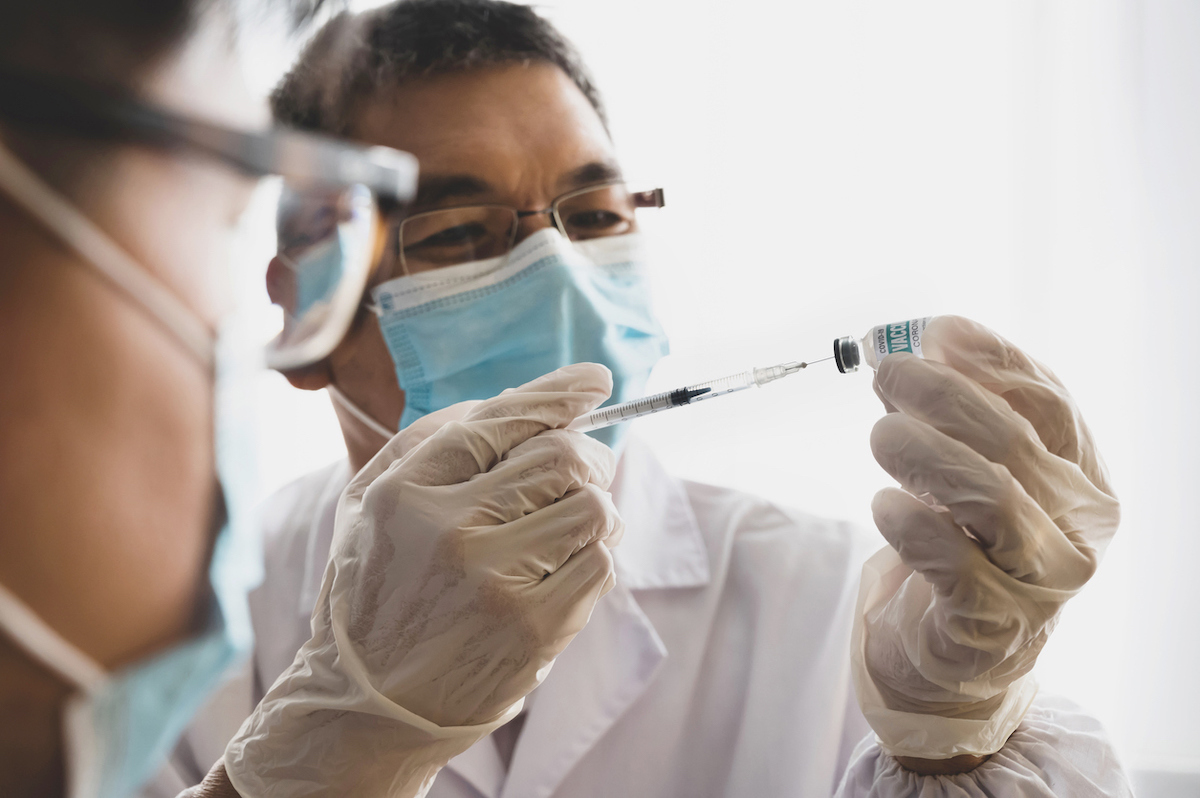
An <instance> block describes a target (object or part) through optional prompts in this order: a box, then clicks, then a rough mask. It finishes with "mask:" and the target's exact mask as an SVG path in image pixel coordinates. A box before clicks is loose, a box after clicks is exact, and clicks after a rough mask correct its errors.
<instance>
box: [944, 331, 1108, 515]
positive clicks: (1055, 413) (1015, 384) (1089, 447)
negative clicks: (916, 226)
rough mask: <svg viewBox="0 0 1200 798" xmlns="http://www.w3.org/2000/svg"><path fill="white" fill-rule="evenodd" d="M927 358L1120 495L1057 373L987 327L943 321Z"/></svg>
mask: <svg viewBox="0 0 1200 798" xmlns="http://www.w3.org/2000/svg"><path fill="white" fill-rule="evenodd" d="M922 341H923V343H922V346H923V350H924V353H925V356H926V357H927V358H928V359H930V360H936V361H938V362H940V363H945V364H946V365H948V366H950V367H951V368H953V369H954V370H955V371H958V372H959V373H961V374H963V375H964V376H966V377H968V378H970V379H972V380H974V381H975V382H977V383H979V384H980V385H982V386H983V387H984V388H986V389H987V390H989V391H991V392H992V393H994V394H996V395H997V396H1000V397H1002V398H1003V399H1004V400H1005V401H1006V402H1007V403H1008V405H1009V406H1010V407H1012V409H1013V410H1015V411H1016V412H1017V413H1019V414H1020V415H1021V416H1023V417H1024V418H1025V419H1027V420H1028V421H1029V423H1030V424H1032V425H1033V428H1034V429H1035V430H1036V431H1037V435H1038V438H1039V439H1040V440H1041V441H1042V443H1043V444H1044V445H1045V447H1046V449H1047V450H1048V451H1050V452H1051V453H1052V454H1055V455H1057V456H1059V457H1062V458H1063V459H1065V460H1069V461H1070V462H1072V463H1075V464H1076V465H1078V466H1079V467H1080V469H1081V470H1082V471H1083V473H1084V474H1085V475H1086V476H1087V478H1088V480H1090V481H1091V482H1092V484H1094V485H1096V487H1098V488H1100V490H1102V491H1104V492H1105V493H1107V494H1108V495H1109V496H1115V495H1116V494H1115V493H1114V492H1113V490H1112V486H1111V483H1110V480H1109V476H1108V469H1107V467H1106V466H1105V465H1104V461H1103V459H1102V458H1101V457H1100V453H1099V452H1098V451H1097V449H1096V444H1095V441H1094V440H1093V438H1092V433H1091V430H1089V429H1088V426H1087V424H1086V423H1085V422H1084V420H1083V416H1082V414H1081V413H1080V412H1079V408H1078V407H1077V406H1076V404H1075V400H1074V399H1073V398H1072V396H1071V394H1070V393H1069V392H1068V391H1067V389H1066V387H1065V386H1064V385H1063V384H1062V382H1061V381H1060V380H1059V379H1058V377H1057V376H1055V374H1054V372H1053V371H1051V370H1050V369H1049V368H1047V367H1046V366H1044V365H1043V364H1041V363H1039V362H1038V361H1037V360H1035V359H1034V358H1032V357H1030V356H1029V355H1027V354H1026V353H1025V352H1023V351H1022V350H1021V349H1020V348H1019V347H1017V346H1014V345H1013V344H1012V343H1010V342H1009V341H1007V340H1005V339H1004V338H1003V337H1001V336H1000V335H997V334H996V333H994V332H992V331H991V330H989V329H988V328H987V327H984V326H983V325H982V324H979V323H977V322H974V321H971V320H970V319H965V318H962V317H961V316H937V317H935V318H934V319H932V320H931V321H930V322H929V326H928V327H926V329H925V336H924V338H923V339H922Z"/></svg>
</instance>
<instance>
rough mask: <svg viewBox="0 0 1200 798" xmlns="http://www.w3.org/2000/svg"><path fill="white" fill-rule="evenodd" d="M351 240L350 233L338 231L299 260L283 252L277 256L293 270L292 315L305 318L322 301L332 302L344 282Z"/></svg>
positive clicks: (339, 229)
mask: <svg viewBox="0 0 1200 798" xmlns="http://www.w3.org/2000/svg"><path fill="white" fill-rule="evenodd" d="M348 244H349V241H348V239H347V235H346V233H345V232H344V231H343V230H342V229H341V228H338V230H337V232H336V233H335V234H334V235H333V236H331V237H329V238H328V239H326V240H325V241H322V242H321V243H319V244H317V245H316V246H315V247H313V248H312V249H310V250H309V251H307V252H305V253H304V254H303V255H301V256H300V257H299V259H298V260H293V259H292V258H290V257H288V256H287V254H285V253H283V252H280V253H279V254H278V255H276V256H275V257H277V258H279V260H280V261H281V262H282V263H283V264H284V265H285V266H287V267H288V268H289V269H291V270H292V274H293V275H295V281H296V299H295V307H294V308H291V309H290V312H291V314H292V315H293V316H295V317H296V318H302V317H303V316H304V315H305V314H306V313H308V312H309V311H310V310H311V309H312V308H314V307H315V306H316V305H317V303H318V302H325V303H329V302H330V300H332V298H333V295H334V292H335V290H336V289H337V287H338V285H339V284H341V282H342V275H343V273H344V271H345V268H344V266H343V264H344V263H345V262H346V257H347V250H348V249H350V248H351V247H349V246H348Z"/></svg>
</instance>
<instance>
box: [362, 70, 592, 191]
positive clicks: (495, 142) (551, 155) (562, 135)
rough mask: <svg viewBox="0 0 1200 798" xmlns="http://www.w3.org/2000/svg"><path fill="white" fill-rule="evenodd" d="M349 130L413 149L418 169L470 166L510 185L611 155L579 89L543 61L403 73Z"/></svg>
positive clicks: (458, 169) (489, 178) (459, 170)
mask: <svg viewBox="0 0 1200 798" xmlns="http://www.w3.org/2000/svg"><path fill="white" fill-rule="evenodd" d="M354 132H355V134H356V137H358V138H361V139H364V140H366V141H368V142H370V143H373V144H383V145H386V146H389V147H395V148H397V149H401V150H405V151H407V152H411V153H412V154H413V155H415V156H417V159H418V160H419V161H420V164H421V172H422V174H447V173H463V174H472V175H477V176H479V177H481V178H483V179H485V180H487V181H488V182H491V183H493V184H495V185H497V186H502V187H510V188H515V187H516V186H517V185H519V184H522V183H526V182H528V181H529V180H530V179H538V178H544V179H546V180H554V179H556V178H557V177H558V176H560V175H561V174H563V173H565V172H568V171H571V170H574V169H577V168H578V167H580V166H581V165H583V164H586V163H590V162H594V161H611V160H612V159H613V152H612V144H611V142H610V141H609V138H608V133H607V132H606V131H605V129H604V125H603V124H602V123H601V121H600V117H599V115H598V114H597V113H596V111H595V109H593V108H592V106H591V104H590V103H589V102H588V100H587V98H586V97H585V96H584V95H583V92H581V91H580V90H579V88H578V87H577V86H575V84H574V83H572V82H571V80H570V79H569V78H568V77H567V76H566V74H564V73H563V72H562V70H560V69H559V68H558V67H556V66H553V65H550V64H545V63H530V64H506V65H500V66H492V67H481V68H478V69H472V70H468V71H464V72H456V73H452V74H446V75H433V76H430V77H424V78H417V79H412V80H408V81H405V82H404V83H403V84H401V85H399V86H397V87H394V88H390V89H386V90H382V91H381V92H380V93H379V95H378V96H377V97H376V98H374V99H373V100H372V101H370V102H369V103H367V104H366V105H365V107H363V108H362V109H360V111H359V114H358V118H357V124H356V125H355V130H354Z"/></svg>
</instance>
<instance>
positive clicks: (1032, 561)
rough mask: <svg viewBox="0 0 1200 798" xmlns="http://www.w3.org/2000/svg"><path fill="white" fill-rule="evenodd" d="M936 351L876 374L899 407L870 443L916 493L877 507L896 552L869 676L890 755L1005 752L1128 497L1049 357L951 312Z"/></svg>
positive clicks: (876, 607)
mask: <svg viewBox="0 0 1200 798" xmlns="http://www.w3.org/2000/svg"><path fill="white" fill-rule="evenodd" d="M923 347H924V353H925V357H926V359H925V360H922V359H920V358H918V357H916V356H914V355H911V354H896V355H890V356H888V357H887V358H885V359H884V360H883V362H882V363H881V364H880V367H879V371H878V372H877V375H876V390H877V392H878V393H879V395H880V397H881V398H882V399H883V400H884V403H885V404H886V405H888V407H889V410H890V411H893V412H890V413H889V415H887V416H885V417H884V418H882V419H880V421H879V422H878V423H877V424H876V425H875V429H874V430H873V432H872V435H871V448H872V450H873V451H874V453H875V458H876V459H877V460H878V461H879V464H880V465H881V466H882V467H883V468H884V470H886V471H887V472H888V473H889V474H891V475H892V476H893V477H895V478H896V480H897V481H898V482H899V483H900V484H901V486H903V487H904V490H900V489H897V488H887V489H885V490H882V491H880V492H879V493H878V494H876V496H875V500H874V503H873V504H872V511H873V513H874V517H875V523H876V525H877V526H878V527H879V530H880V532H882V533H883V536H884V537H885V538H886V539H887V541H888V543H890V544H891V546H892V548H893V549H894V551H893V550H892V549H885V550H884V551H882V552H880V553H879V554H877V555H876V556H875V557H873V558H872V559H871V560H870V561H869V562H868V563H867V565H866V567H865V568H864V573H863V587H862V590H861V592H860V595H859V607H858V612H857V614H856V617H855V631H854V642H853V645H854V649H853V656H854V659H853V664H854V677H855V686H856V688H857V692H858V695H859V702H860V704H861V706H862V708H863V712H864V714H865V715H866V717H867V720H868V722H870V723H871V726H872V727H873V728H874V729H875V731H876V733H877V734H878V735H879V737H880V741H881V744H882V746H883V749H884V750H885V751H887V752H888V753H890V754H893V755H896V756H911V757H921V758H927V759H945V758H949V757H952V756H957V755H960V754H976V755H984V754H991V753H994V752H995V751H998V750H999V749H1000V748H1001V747H1003V745H1004V742H1005V741H1006V740H1007V739H1008V736H1009V735H1010V734H1011V733H1012V731H1013V730H1014V729H1015V728H1016V726H1017V724H1018V723H1019V722H1020V720H1021V717H1022V716H1023V715H1024V713H1025V710H1026V709H1027V708H1028V706H1029V703H1030V702H1031V701H1032V700H1033V697H1034V695H1035V693H1036V684H1035V683H1034V681H1033V678H1032V676H1030V675H1029V672H1030V669H1032V668H1033V665H1034V662H1035V661H1036V660H1037V656H1038V653H1039V652H1040V651H1041V650H1042V646H1043V645H1044V644H1045V642H1046V639H1047V637H1048V636H1049V635H1050V633H1051V631H1052V630H1053V629H1054V626H1055V623H1056V620H1057V618H1058V614H1059V611H1060V610H1061V609H1062V607H1063V604H1064V603H1065V602H1066V601H1067V600H1068V599H1069V598H1071V597H1072V596H1074V595H1075V594H1076V593H1077V592H1078V591H1079V589H1080V588H1082V587H1083V585H1084V583H1086V582H1087V581H1088V579H1089V578H1091V576H1092V574H1093V573H1094V572H1095V570H1096V566H1097V565H1098V564H1099V562H1100V558H1101V556H1102V554H1103V552H1104V549H1105V547H1106V546H1107V544H1108V541H1109V540H1110V539H1111V538H1112V536H1113V534H1114V533H1115V532H1116V529H1117V522H1118V520H1119V506H1118V503H1117V500H1116V498H1115V496H1114V494H1113V491H1112V488H1111V487H1110V486H1109V480H1108V474H1107V471H1106V469H1105V466H1104V464H1103V462H1102V461H1101V459H1100V455H1099V454H1098V453H1097V451H1096V447H1095V444H1094V443H1093V441H1092V436H1091V433H1090V432H1089V431H1088V428H1087V426H1086V425H1085V424H1084V422H1083V418H1082V417H1081V416H1080V414H1079V410H1078V408H1077V407H1076V406H1075V403H1074V401H1073V400H1072V399H1071V396H1070V394H1068V393H1067V391H1066V389H1065V388H1064V387H1063V385H1062V383H1060V382H1059V381H1058V378H1057V377H1055V376H1054V374H1053V373H1051V372H1050V370H1049V369H1047V368H1046V367H1045V366H1042V365H1041V364H1039V363H1038V362H1037V361H1035V360H1033V359H1032V358H1030V357H1028V356H1027V355H1025V354H1024V353H1023V352H1021V351H1020V350H1019V349H1017V348H1016V347H1014V346H1013V345H1012V344H1010V343H1009V342H1007V341H1005V340H1004V339H1003V338H1001V337H999V336H998V335H996V334H994V333H992V332H991V331H989V330H987V329H986V328H984V327H982V326H980V325H978V324H975V323H974V322H971V321H968V320H967V319H963V318H958V317H953V316H945V317H938V318H935V319H933V320H932V321H931V322H930V323H929V326H928V327H927V329H926V330H925V337H924V341H923ZM895 411H898V412H895ZM918 497H921V498H918ZM922 499H924V501H922ZM897 555H898V556H897Z"/></svg>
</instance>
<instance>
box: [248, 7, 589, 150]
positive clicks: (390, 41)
mask: <svg viewBox="0 0 1200 798" xmlns="http://www.w3.org/2000/svg"><path fill="white" fill-rule="evenodd" d="M533 62H542V63H548V64H553V65H554V66H556V67H558V68H559V69H561V70H562V71H563V73H565V74H566V76H567V77H568V78H569V79H570V80H571V82H572V83H574V84H575V85H576V86H577V87H578V88H579V90H580V91H581V92H583V96H584V97H586V98H587V100H588V102H589V103H591V105H592V108H594V109H595V110H596V113H597V114H598V115H599V116H600V121H601V122H602V123H604V125H605V126H606V127H607V125H608V120H607V116H606V115H605V112H604V104H603V102H602V101H601V99H600V92H599V91H597V89H596V86H595V84H594V83H593V81H592V77H591V75H590V74H589V73H588V70H587V68H586V67H585V66H584V64H583V59H582V58H580V56H579V52H578V51H577V50H576V49H575V47H574V46H573V45H572V44H571V43H570V42H569V41H567V39H566V38H565V37H564V36H563V35H562V34H561V33H559V32H558V30H557V29H555V27H554V26H553V25H551V24H550V22H549V21H547V20H546V19H544V18H542V17H540V16H538V14H537V12H535V11H534V10H533V9H532V8H530V7H529V6H524V5H518V4H516V3H508V2H504V1H503V0H396V2H393V3H390V4H388V5H386V6H383V7H382V8H377V9H374V10H373V11H368V12H365V13H362V14H349V13H345V12H343V13H342V14H339V15H338V16H336V17H334V18H333V19H332V20H330V21H329V23H328V24H327V25H326V26H325V27H324V28H323V29H322V30H321V31H320V32H319V33H318V34H317V35H316V37H314V39H313V41H312V42H311V43H310V44H309V45H308V47H307V48H305V51H304V53H303V54H302V55H301V56H300V60H299V61H298V62H297V63H296V65H295V66H294V67H293V68H292V70H291V71H290V72H289V73H288V75H287V76H286V77H285V78H284V79H283V82H282V83H280V84H279V86H278V87H277V88H276V89H275V91H274V92H273V93H272V94H271V111H272V113H273V114H274V116H275V120H276V121H277V122H279V123H281V124H285V125H290V126H293V127H297V128H300V129H303V130H312V131H319V132H322V133H328V134H331V135H335V136H348V135H352V128H353V125H354V122H355V117H356V113H357V111H358V109H359V108H360V107H361V104H362V103H363V102H364V101H368V100H370V99H372V98H374V97H376V96H378V94H379V92H380V91H382V90H386V89H388V88H391V87H395V86H398V85H399V84H401V83H403V82H404V81H405V80H409V79H412V78H421V77H427V76H431V75H439V74H447V73H453V72H463V71H467V70H470V69H474V68H478V67H487V66H494V65H499V64H509V63H533Z"/></svg>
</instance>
